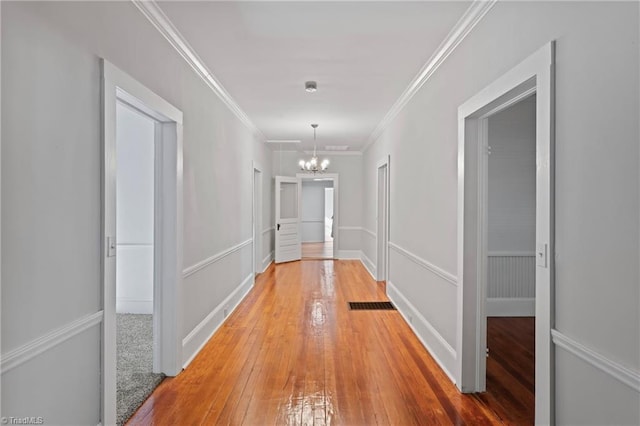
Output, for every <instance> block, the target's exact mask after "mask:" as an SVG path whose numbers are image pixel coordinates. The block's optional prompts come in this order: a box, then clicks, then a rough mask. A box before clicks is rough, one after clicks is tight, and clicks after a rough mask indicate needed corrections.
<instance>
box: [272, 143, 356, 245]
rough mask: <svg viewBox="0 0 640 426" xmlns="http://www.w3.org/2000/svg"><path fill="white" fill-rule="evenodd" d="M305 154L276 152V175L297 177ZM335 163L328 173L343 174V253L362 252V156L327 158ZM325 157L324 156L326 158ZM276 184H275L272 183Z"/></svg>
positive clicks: (340, 199) (341, 222)
mask: <svg viewBox="0 0 640 426" xmlns="http://www.w3.org/2000/svg"><path fill="white" fill-rule="evenodd" d="M303 157H306V155H305V154H302V153H299V152H291V151H285V152H279V151H274V152H273V174H274V175H281V176H295V175H296V173H299V172H300V170H299V166H298V162H299V161H300V159H301V158H303ZM326 157H327V158H329V160H330V161H331V164H330V165H329V170H328V173H338V175H339V188H338V191H339V194H338V197H339V205H338V208H339V209H340V211H339V215H340V223H339V227H340V241H339V242H338V244H339V245H340V246H339V247H338V250H339V252H338V253H339V254H340V251H343V253H350V252H351V251H359V250H360V239H361V234H362V225H361V216H362V156H360V155H333V156H332V155H327V156H326ZM322 158H324V156H322ZM272 185H273V183H272Z"/></svg>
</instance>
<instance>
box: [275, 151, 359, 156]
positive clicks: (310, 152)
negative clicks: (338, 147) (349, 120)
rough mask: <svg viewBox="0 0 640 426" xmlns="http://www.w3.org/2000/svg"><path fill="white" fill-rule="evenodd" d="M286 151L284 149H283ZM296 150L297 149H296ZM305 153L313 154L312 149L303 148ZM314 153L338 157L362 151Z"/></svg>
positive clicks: (356, 154)
mask: <svg viewBox="0 0 640 426" xmlns="http://www.w3.org/2000/svg"><path fill="white" fill-rule="evenodd" d="M283 152H286V151H283ZM296 152H297V151H296ZM303 152H304V153H305V154H307V155H311V154H313V151H310V150H305V151H303ZM316 155H318V156H321V155H330V156H332V157H340V156H354V155H355V156H362V151H316Z"/></svg>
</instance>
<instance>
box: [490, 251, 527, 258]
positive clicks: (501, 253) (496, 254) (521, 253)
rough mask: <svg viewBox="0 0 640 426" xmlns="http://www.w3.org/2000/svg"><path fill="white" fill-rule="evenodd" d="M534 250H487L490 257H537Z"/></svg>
mask: <svg viewBox="0 0 640 426" xmlns="http://www.w3.org/2000/svg"><path fill="white" fill-rule="evenodd" d="M535 255H536V253H535V252H533V251H490V252H487V256H489V257H535Z"/></svg>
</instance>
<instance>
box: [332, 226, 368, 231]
mask: <svg viewBox="0 0 640 426" xmlns="http://www.w3.org/2000/svg"><path fill="white" fill-rule="evenodd" d="M338 229H339V230H341V231H362V228H361V227H359V226H339V227H338Z"/></svg>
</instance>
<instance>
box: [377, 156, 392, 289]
mask: <svg viewBox="0 0 640 426" xmlns="http://www.w3.org/2000/svg"><path fill="white" fill-rule="evenodd" d="M390 163H391V156H390V155H388V154H387V155H385V156H384V158H382V159H381V160H379V161H378V164H376V201H375V203H376V204H375V208H376V276H377V278H378V281H386V280H387V279H388V278H389V235H390V234H389V227H390V223H391V221H390V220H389V214H390V212H391V209H390V204H391V202H390V194H391V192H390V185H389V182H390V179H391V171H390V168H389V165H390ZM381 172H384V185H383V186H382V188H381V186H380V173H381ZM381 189H382V190H383V200H382V208H381V206H380V190H381ZM380 218H382V220H381V219H380Z"/></svg>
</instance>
